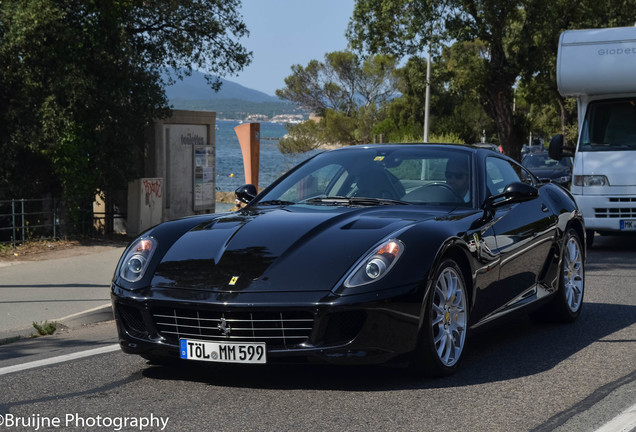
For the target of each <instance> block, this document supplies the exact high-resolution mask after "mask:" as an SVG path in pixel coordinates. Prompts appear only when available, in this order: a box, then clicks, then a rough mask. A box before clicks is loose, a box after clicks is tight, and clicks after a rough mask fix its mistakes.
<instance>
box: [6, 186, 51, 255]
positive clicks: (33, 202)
mask: <svg viewBox="0 0 636 432" xmlns="http://www.w3.org/2000/svg"><path fill="white" fill-rule="evenodd" d="M58 214H59V209H58V208H57V203H56V200H55V198H42V199H12V200H4V201H0V243H9V242H11V243H12V245H13V247H14V248H15V247H16V244H17V243H18V242H22V243H24V242H26V241H28V240H30V239H32V238H34V237H52V238H55V237H57V234H58V227H59V219H58ZM9 236H10V239H9V238H8V237H9Z"/></svg>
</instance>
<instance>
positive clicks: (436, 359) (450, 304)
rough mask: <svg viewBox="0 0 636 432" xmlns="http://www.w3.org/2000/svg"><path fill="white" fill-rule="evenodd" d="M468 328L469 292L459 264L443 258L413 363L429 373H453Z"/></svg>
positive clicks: (441, 374) (429, 296) (459, 357)
mask: <svg viewBox="0 0 636 432" xmlns="http://www.w3.org/2000/svg"><path fill="white" fill-rule="evenodd" d="M467 329H468V295H467V291H466V283H465V281H464V276H463V274H462V271H461V270H460V268H459V266H458V265H457V263H456V262H455V261H453V260H452V259H446V260H444V261H442V263H441V264H440V265H439V267H438V268H437V270H436V272H435V276H434V278H433V285H432V286H431V292H430V293H429V295H428V298H427V300H426V309H425V314H424V322H423V325H422V329H421V332H420V340H419V343H418V349H417V353H416V354H417V355H416V359H415V364H414V366H415V367H416V368H417V369H419V370H421V371H422V372H423V373H425V374H427V375H430V376H446V375H450V374H452V373H454V372H455V371H456V370H457V369H458V367H459V364H460V362H461V359H462V353H463V351H464V346H465V344H466V332H467Z"/></svg>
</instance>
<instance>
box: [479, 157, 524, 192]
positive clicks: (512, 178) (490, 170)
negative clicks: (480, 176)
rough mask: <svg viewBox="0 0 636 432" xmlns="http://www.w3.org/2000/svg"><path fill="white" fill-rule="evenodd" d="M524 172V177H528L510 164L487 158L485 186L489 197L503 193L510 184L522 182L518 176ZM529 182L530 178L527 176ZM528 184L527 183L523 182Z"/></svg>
mask: <svg viewBox="0 0 636 432" xmlns="http://www.w3.org/2000/svg"><path fill="white" fill-rule="evenodd" d="M522 172H524V173H525V174H524V177H525V176H529V174H528V173H527V172H525V170H524V169H523V168H521V167H519V166H517V165H512V164H511V163H510V162H508V161H506V160H504V159H499V158H497V157H489V158H487V159H486V185H487V187H488V191H489V192H490V194H491V195H497V194H500V193H502V192H503V191H504V189H505V188H506V186H508V185H509V184H510V183H514V182H519V181H524V180H523V177H522V176H520V175H519V174H521V173H522ZM529 178H530V182H531V181H532V176H529ZM524 182H525V183H528V181H527V180H526V181H524Z"/></svg>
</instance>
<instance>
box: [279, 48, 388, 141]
mask: <svg viewBox="0 0 636 432" xmlns="http://www.w3.org/2000/svg"><path fill="white" fill-rule="evenodd" d="M394 71H395V60H394V59H393V57H391V56H388V55H375V56H370V57H367V58H364V59H361V58H360V57H359V56H358V55H356V54H354V53H351V52H348V51H336V52H332V53H327V54H326V55H325V61H324V62H319V61H317V60H311V61H310V62H309V63H308V64H307V66H306V67H303V66H302V65H294V66H292V74H291V75H290V76H288V77H287V78H285V85H286V86H285V88H283V89H279V90H276V95H277V96H278V97H280V98H282V99H286V100H289V101H291V102H293V103H295V104H297V105H299V106H301V107H302V108H304V109H308V110H311V111H313V112H314V113H315V114H316V115H318V116H319V117H320V121H319V122H318V123H315V122H314V121H313V120H309V121H308V122H306V123H304V124H301V125H294V126H292V127H289V128H288V130H289V133H290V134H289V137H288V138H287V139H285V140H283V141H281V143H280V146H279V147H280V149H281V151H282V152H292V153H296V152H305V151H309V150H312V149H314V148H317V147H318V146H320V145H322V144H325V143H329V144H335V143H337V144H359V143H363V142H369V141H370V135H371V131H372V128H373V125H374V124H375V123H376V122H378V121H380V120H381V118H380V115H381V113H382V107H383V106H384V105H386V103H387V101H389V100H390V99H391V97H392V96H393V95H394V94H395V92H396V82H395V78H394Z"/></svg>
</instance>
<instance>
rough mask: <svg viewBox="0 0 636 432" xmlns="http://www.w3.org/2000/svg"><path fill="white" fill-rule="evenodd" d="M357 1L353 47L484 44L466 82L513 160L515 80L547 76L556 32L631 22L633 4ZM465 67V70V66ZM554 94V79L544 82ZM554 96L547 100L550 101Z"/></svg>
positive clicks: (517, 143) (618, 0)
mask: <svg viewBox="0 0 636 432" xmlns="http://www.w3.org/2000/svg"><path fill="white" fill-rule="evenodd" d="M609 3H611V4H608V3H607V2H606V3H603V2H594V1H592V0H578V1H571V0H557V1H551V0H550V1H548V0H517V1H509V0H489V1H484V0H461V1H460V0H443V1H442V0H426V1H421V0H357V1H356V5H355V9H354V14H353V17H352V19H351V21H350V24H349V28H348V37H349V40H350V43H351V45H352V47H353V48H354V49H359V50H363V51H368V52H371V53H376V52H385V53H392V54H394V55H397V56H404V55H411V56H412V55H414V54H421V53H423V52H424V51H426V47H427V46H428V43H429V41H430V42H431V43H432V44H433V47H435V46H438V47H439V46H440V45H451V44H455V43H463V42H473V43H476V44H483V46H484V47H485V50H484V51H483V53H482V54H481V55H480V56H479V57H478V58H476V59H475V58H474V60H477V65H476V66H477V68H476V70H475V74H474V76H473V77H471V80H474V81H475V88H476V89H477V91H478V92H479V94H480V97H481V102H482V106H483V109H484V110H485V112H486V113H487V114H488V116H489V117H490V118H491V119H492V120H493V122H494V124H495V125H496V129H497V135H498V138H499V142H500V143H501V144H502V145H503V147H504V150H505V151H506V153H508V154H509V155H511V156H513V157H517V158H518V157H519V155H520V150H521V146H522V145H523V143H524V141H525V139H524V128H525V127H526V121H527V120H526V119H525V118H522V117H521V116H518V115H516V114H515V112H513V105H514V90H513V88H514V85H515V84H516V83H517V82H518V80H519V79H524V80H526V81H530V80H536V81H537V82H539V81H543V82H544V83H545V82H546V80H551V79H552V78H553V77H554V70H555V69H554V60H553V59H554V58H555V57H556V46H557V42H558V34H559V33H560V32H561V30H563V29H566V28H573V27H578V26H587V25H589V26H591V27H599V26H604V27H605V26H612V25H631V24H632V23H633V21H634V10H633V9H634V8H633V4H632V2H627V1H623V0H611V1H610V2H609ZM467 71H468V69H467ZM550 82H551V84H550V89H551V90H550V91H551V92H552V94H553V95H554V94H556V84H555V82H554V80H552V81H550ZM552 100H554V99H552Z"/></svg>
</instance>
